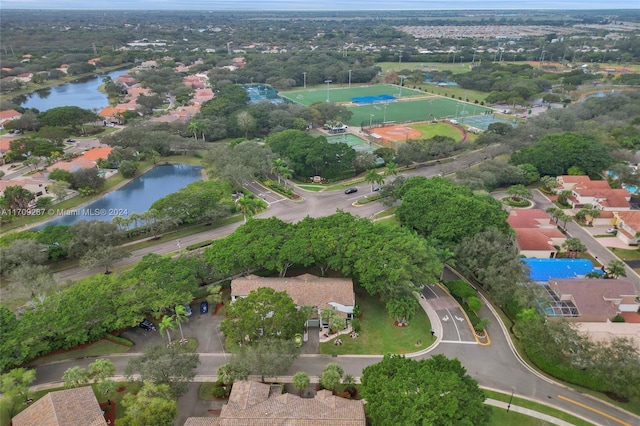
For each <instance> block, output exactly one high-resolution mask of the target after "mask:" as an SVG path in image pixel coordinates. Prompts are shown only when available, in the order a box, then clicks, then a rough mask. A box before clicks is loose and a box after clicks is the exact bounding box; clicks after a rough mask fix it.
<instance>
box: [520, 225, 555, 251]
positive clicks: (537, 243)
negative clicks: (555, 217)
mask: <svg viewBox="0 0 640 426" xmlns="http://www.w3.org/2000/svg"><path fill="white" fill-rule="evenodd" d="M558 232H559V233H560V234H561V235H562V233H561V232H560V231H558ZM516 242H517V243H518V247H519V248H520V250H521V251H526V250H534V251H538V250H540V251H549V250H550V251H556V249H555V247H554V246H553V243H552V241H551V238H549V236H547V235H545V234H544V232H540V230H539V229H528V228H520V229H517V230H516Z"/></svg>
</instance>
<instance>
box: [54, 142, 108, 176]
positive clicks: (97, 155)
mask: <svg viewBox="0 0 640 426" xmlns="http://www.w3.org/2000/svg"><path fill="white" fill-rule="evenodd" d="M111 150H112V148H111V147H100V148H92V149H90V150H88V151H85V152H84V153H83V154H82V155H81V156H79V157H76V158H73V159H71V160H68V161H65V160H62V161H58V162H57V163H55V164H53V165H51V166H49V168H48V170H49V171H52V170H55V169H61V170H66V171H68V172H71V173H74V172H77V171H79V170H82V169H90V168H93V167H98V160H100V159H103V160H106V159H107V158H108V157H109V154H110V153H111Z"/></svg>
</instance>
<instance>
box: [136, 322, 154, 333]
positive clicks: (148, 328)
mask: <svg viewBox="0 0 640 426" xmlns="http://www.w3.org/2000/svg"><path fill="white" fill-rule="evenodd" d="M138 325H139V326H140V328H141V329H143V330H146V331H156V325H155V324H154V323H152V322H151V321H149V320H148V319H145V320H142V321H140V324H138Z"/></svg>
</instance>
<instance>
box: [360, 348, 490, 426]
mask: <svg viewBox="0 0 640 426" xmlns="http://www.w3.org/2000/svg"><path fill="white" fill-rule="evenodd" d="M360 381H361V383H362V390H361V393H362V397H363V398H364V399H366V400H367V404H366V408H365V409H366V412H367V416H368V417H369V418H370V419H371V421H372V422H373V423H374V424H407V425H408V424H455V425H468V426H471V425H487V424H489V420H490V418H491V413H490V411H489V408H488V407H487V406H485V405H484V400H485V395H484V392H483V391H482V389H480V388H479V387H478V382H477V381H475V380H474V379H472V378H471V377H470V376H469V375H468V374H467V371H466V369H465V368H464V367H463V366H462V364H460V361H458V360H457V359H448V358H447V357H445V356H444V355H434V356H433V357H431V358H428V359H421V360H419V361H416V360H414V359H409V358H405V357H404V356H401V355H385V356H384V358H383V359H382V361H380V362H379V363H377V364H373V365H370V366H368V367H366V368H365V369H364V370H363V371H362V377H361V378H360Z"/></svg>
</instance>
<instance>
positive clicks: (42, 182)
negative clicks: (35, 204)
mask: <svg viewBox="0 0 640 426" xmlns="http://www.w3.org/2000/svg"><path fill="white" fill-rule="evenodd" d="M52 183H53V181H51V180H49V179H45V178H44V176H43V175H42V173H39V174H36V175H32V176H29V177H23V178H20V179H11V180H0V195H4V190H5V189H7V187H9V186H20V187H22V188H24V189H26V190H28V191H30V192H31V193H32V194H33V195H34V196H35V199H36V200H37V199H38V198H39V197H43V196H46V197H52V195H51V194H49V193H48V192H47V186H48V185H50V184H52Z"/></svg>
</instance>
